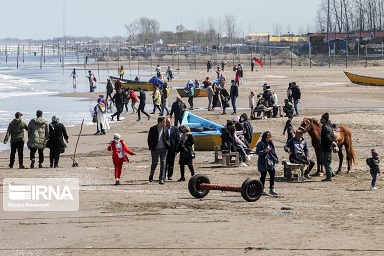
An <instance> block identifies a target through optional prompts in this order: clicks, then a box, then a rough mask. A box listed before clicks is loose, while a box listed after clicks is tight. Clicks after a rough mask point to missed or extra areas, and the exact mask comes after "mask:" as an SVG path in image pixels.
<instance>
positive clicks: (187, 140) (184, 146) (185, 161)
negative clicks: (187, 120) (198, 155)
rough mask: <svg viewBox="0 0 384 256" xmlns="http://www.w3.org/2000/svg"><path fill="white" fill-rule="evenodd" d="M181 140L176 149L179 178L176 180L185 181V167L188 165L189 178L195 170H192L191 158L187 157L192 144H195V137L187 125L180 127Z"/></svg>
mask: <svg viewBox="0 0 384 256" xmlns="http://www.w3.org/2000/svg"><path fill="white" fill-rule="evenodd" d="M180 132H181V138H180V143H179V147H178V152H180V160H179V164H180V174H181V177H180V179H179V180H178V181H179V182H180V181H185V165H188V168H189V170H190V171H191V176H193V175H195V170H194V168H193V158H190V157H187V155H188V154H189V153H188V151H192V150H193V144H195V137H194V136H193V134H192V133H191V129H190V128H189V127H188V126H187V125H182V126H180Z"/></svg>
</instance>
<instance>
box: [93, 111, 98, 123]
mask: <svg viewBox="0 0 384 256" xmlns="http://www.w3.org/2000/svg"><path fill="white" fill-rule="evenodd" d="M92 123H97V114H96V113H95V114H94V115H93V117H92Z"/></svg>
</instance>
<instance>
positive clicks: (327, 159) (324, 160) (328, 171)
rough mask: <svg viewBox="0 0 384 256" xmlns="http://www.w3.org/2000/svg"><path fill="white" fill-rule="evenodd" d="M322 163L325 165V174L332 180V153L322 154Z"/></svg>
mask: <svg viewBox="0 0 384 256" xmlns="http://www.w3.org/2000/svg"><path fill="white" fill-rule="evenodd" d="M321 163H322V164H323V166H324V168H325V172H326V175H327V179H332V173H333V170H332V167H331V163H332V152H321Z"/></svg>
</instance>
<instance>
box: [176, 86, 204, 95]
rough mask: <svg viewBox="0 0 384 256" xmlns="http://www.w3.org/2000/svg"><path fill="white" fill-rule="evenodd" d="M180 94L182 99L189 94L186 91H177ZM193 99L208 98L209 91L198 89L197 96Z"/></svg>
mask: <svg viewBox="0 0 384 256" xmlns="http://www.w3.org/2000/svg"><path fill="white" fill-rule="evenodd" d="M176 90H177V92H178V93H179V95H180V97H188V95H187V93H186V92H185V91H184V89H182V88H180V89H176ZM193 97H208V90H207V89H196V90H195V94H194V95H193Z"/></svg>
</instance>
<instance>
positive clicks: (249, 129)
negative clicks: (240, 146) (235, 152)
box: [244, 121, 253, 143]
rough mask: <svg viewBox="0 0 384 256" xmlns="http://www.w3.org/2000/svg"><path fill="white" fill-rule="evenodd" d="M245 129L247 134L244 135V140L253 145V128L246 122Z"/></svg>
mask: <svg viewBox="0 0 384 256" xmlns="http://www.w3.org/2000/svg"><path fill="white" fill-rule="evenodd" d="M244 128H245V131H246V133H245V134H244V138H245V139H246V140H247V141H248V142H249V143H251V141H252V136H253V127H252V125H251V124H250V123H249V122H247V121H246V122H244Z"/></svg>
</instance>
